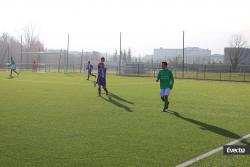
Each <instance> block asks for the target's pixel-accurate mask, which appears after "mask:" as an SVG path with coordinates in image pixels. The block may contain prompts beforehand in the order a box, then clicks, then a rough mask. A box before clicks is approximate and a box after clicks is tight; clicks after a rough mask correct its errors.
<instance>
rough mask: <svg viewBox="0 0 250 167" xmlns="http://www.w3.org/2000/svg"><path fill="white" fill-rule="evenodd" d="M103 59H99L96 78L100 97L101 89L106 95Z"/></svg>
mask: <svg viewBox="0 0 250 167" xmlns="http://www.w3.org/2000/svg"><path fill="white" fill-rule="evenodd" d="M104 62H105V58H104V57H102V58H101V62H100V63H99V64H98V77H97V84H98V95H99V96H101V87H102V88H103V89H104V91H105V92H106V95H108V94H109V93H108V90H107V88H106V68H105V65H104Z"/></svg>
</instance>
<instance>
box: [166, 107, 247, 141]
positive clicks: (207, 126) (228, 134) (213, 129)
mask: <svg viewBox="0 0 250 167" xmlns="http://www.w3.org/2000/svg"><path fill="white" fill-rule="evenodd" d="M169 113H170V114H173V115H174V116H176V117H177V118H180V119H183V120H185V121H187V122H190V123H193V124H196V125H199V126H200V128H201V129H202V130H208V131H211V132H213V133H216V134H219V135H221V136H225V137H229V138H232V139H239V138H241V137H242V136H240V135H238V134H236V133H234V132H231V131H229V130H226V129H223V128H220V127H217V126H214V125H210V124H206V123H204V122H201V121H197V120H194V119H191V118H187V117H184V116H182V115H180V114H179V113H178V112H175V111H171V110H170V111H169ZM241 142H242V143H244V144H250V143H248V142H247V141H241Z"/></svg>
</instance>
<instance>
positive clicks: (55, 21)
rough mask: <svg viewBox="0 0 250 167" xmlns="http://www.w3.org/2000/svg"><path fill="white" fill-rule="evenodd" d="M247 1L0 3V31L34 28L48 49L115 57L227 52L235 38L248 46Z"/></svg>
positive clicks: (15, 32) (46, 0)
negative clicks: (119, 53)
mask: <svg viewBox="0 0 250 167" xmlns="http://www.w3.org/2000/svg"><path fill="white" fill-rule="evenodd" d="M249 7H250V1H249V0H70V1H68V0H22V1H20V0H8V1H7V0H1V7H0V21H1V26H0V32H4V31H6V32H9V33H10V34H12V35H14V36H15V37H18V36H19V35H20V34H21V31H22V29H23V27H24V26H26V25H28V24H33V25H35V27H36V28H37V30H38V32H39V37H40V39H41V40H42V41H43V42H44V43H45V47H46V48H54V49H60V48H66V43H67V34H68V33H69V34H70V50H79V51H80V50H81V48H83V49H84V50H85V51H91V50H97V51H102V52H109V53H110V52H114V50H115V49H119V32H120V31H121V32H123V48H124V49H127V48H131V49H132V52H133V53H134V54H135V56H138V55H144V54H152V53H153V49H154V48H159V47H165V48H181V47H182V30H185V32H186V46H198V47H202V48H209V49H211V50H212V53H223V47H224V46H226V45H228V40H229V38H230V36H231V35H232V34H235V33H241V34H244V35H245V37H246V39H247V40H249V41H250V10H249Z"/></svg>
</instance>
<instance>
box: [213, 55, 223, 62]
mask: <svg viewBox="0 0 250 167" xmlns="http://www.w3.org/2000/svg"><path fill="white" fill-rule="evenodd" d="M223 63H224V55H221V54H213V55H211V57H210V64H223Z"/></svg>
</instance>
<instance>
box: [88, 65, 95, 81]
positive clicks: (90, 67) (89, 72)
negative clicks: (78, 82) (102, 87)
mask: <svg viewBox="0 0 250 167" xmlns="http://www.w3.org/2000/svg"><path fill="white" fill-rule="evenodd" d="M86 70H88V78H87V80H89V76H90V75H91V76H93V77H95V78H96V76H95V75H94V74H92V70H93V65H92V64H90V61H88V64H87V67H86Z"/></svg>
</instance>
